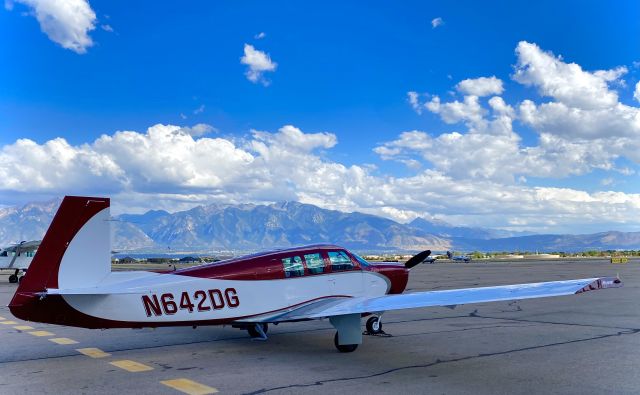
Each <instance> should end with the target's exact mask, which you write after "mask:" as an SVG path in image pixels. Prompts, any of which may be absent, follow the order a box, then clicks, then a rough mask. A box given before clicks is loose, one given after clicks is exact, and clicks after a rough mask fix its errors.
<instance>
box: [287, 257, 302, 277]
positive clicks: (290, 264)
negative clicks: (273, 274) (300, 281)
mask: <svg viewBox="0 0 640 395" xmlns="http://www.w3.org/2000/svg"><path fill="white" fill-rule="evenodd" d="M282 266H283V267H284V276H285V277H287V278H289V277H300V276H304V266H302V258H300V257H299V256H292V257H287V258H282Z"/></svg>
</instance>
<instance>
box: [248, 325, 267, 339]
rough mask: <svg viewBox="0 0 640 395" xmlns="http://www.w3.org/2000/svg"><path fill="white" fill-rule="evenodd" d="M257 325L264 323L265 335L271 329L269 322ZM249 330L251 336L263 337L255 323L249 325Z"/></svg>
mask: <svg viewBox="0 0 640 395" xmlns="http://www.w3.org/2000/svg"><path fill="white" fill-rule="evenodd" d="M256 325H262V330H263V331H264V334H265V335H266V334H267V331H268V330H269V325H267V324H256ZM247 332H249V336H251V337H252V338H254V337H262V335H261V334H260V332H258V330H257V329H256V327H255V326H253V325H251V326H249V327H247Z"/></svg>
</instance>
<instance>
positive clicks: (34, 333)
mask: <svg viewBox="0 0 640 395" xmlns="http://www.w3.org/2000/svg"><path fill="white" fill-rule="evenodd" d="M27 333H28V334H30V335H33V336H38V337H44V336H53V333H51V332H47V331H33V332H27Z"/></svg>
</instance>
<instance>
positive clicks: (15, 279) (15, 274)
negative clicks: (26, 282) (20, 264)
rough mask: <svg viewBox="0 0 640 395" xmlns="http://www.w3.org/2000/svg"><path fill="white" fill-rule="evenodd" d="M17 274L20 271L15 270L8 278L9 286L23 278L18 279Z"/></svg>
mask: <svg viewBox="0 0 640 395" xmlns="http://www.w3.org/2000/svg"><path fill="white" fill-rule="evenodd" d="M19 274H20V269H16V271H15V273H13V274H12V275H10V276H9V282H10V283H11V284H15V283H17V282H20V280H22V277H24V276H20V277H18V275H19Z"/></svg>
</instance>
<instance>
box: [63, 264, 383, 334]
mask: <svg viewBox="0 0 640 395" xmlns="http://www.w3.org/2000/svg"><path fill="white" fill-rule="evenodd" d="M389 287H390V283H389V281H388V279H387V278H386V277H384V276H382V275H380V274H378V273H375V272H369V271H359V270H357V271H349V272H340V273H331V274H323V275H310V276H303V277H295V278H288V279H280V280H218V279H207V278H199V277H191V276H182V275H176V274H171V273H169V274H160V273H150V272H120V273H111V274H109V275H108V276H107V277H106V278H105V279H104V280H103V281H101V282H100V284H98V285H97V286H96V290H99V289H102V290H103V292H96V293H102V294H99V295H95V294H94V295H91V294H87V295H64V296H63V297H64V299H65V300H66V301H67V303H69V305H71V306H72V307H73V308H75V309H76V310H78V311H80V312H82V313H84V314H87V315H90V316H93V317H99V318H103V319H108V320H116V321H128V322H140V323H154V322H165V323H166V322H172V321H201V320H227V319H233V318H238V317H247V316H253V315H258V314H264V313H268V312H274V311H278V310H283V309H287V308H289V307H292V306H295V305H299V304H303V303H306V302H309V301H312V300H317V299H321V298H327V297H332V296H347V297H361V296H366V297H375V296H382V295H384V294H386V293H387V292H388V290H389ZM230 288H233V289H235V294H236V296H237V298H238V300H239V305H238V306H237V307H229V306H226V305H225V307H224V308H222V309H219V310H214V309H211V310H209V311H197V308H195V309H194V310H193V311H192V312H189V310H188V309H180V308H178V311H177V312H176V313H175V314H172V315H169V314H165V313H164V311H163V313H162V314H161V315H159V316H156V315H155V314H152V315H151V316H150V317H149V316H147V314H146V311H145V308H144V304H143V301H142V296H143V295H147V296H149V297H152V296H153V295H156V296H157V297H158V299H160V298H161V295H162V294H166V293H170V294H172V295H173V301H174V302H175V303H176V304H177V305H178V306H179V305H180V299H181V296H182V293H183V292H187V293H188V295H189V298H190V300H191V302H192V303H194V304H196V305H197V303H198V301H199V300H195V298H194V294H195V292H196V291H200V290H201V291H204V292H205V293H207V303H206V304H205V305H206V306H211V301H210V300H209V295H208V291H209V290H211V289H218V290H220V291H221V292H222V293H224V292H225V290H227V289H230ZM111 292H113V293H111Z"/></svg>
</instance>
